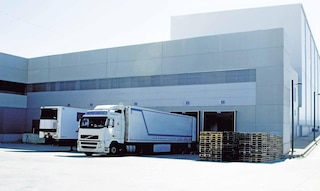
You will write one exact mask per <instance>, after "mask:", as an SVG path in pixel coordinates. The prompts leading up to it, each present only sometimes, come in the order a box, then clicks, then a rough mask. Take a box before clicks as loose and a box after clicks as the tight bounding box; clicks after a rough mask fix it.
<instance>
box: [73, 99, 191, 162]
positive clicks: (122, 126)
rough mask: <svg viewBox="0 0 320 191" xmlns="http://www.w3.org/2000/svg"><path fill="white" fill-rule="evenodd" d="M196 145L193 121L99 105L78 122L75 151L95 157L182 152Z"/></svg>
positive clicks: (163, 114)
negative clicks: (95, 154) (125, 153)
mask: <svg viewBox="0 0 320 191" xmlns="http://www.w3.org/2000/svg"><path fill="white" fill-rule="evenodd" d="M195 142H196V118H194V117H191V116H186V115H179V114H173V113H168V112H162V111H156V110H151V109H146V108H140V107H134V106H123V105H101V106H97V107H95V109H94V110H89V111H87V113H86V114H85V115H83V117H82V119H81V121H80V123H79V134H78V145H77V150H78V151H79V152H84V153H85V154H86V155H88V156H90V155H92V154H94V153H98V154H113V155H114V154H122V153H124V152H131V153H139V154H143V153H154V152H183V151H185V150H187V149H188V148H189V149H190V148H191V147H192V145H193V144H195Z"/></svg>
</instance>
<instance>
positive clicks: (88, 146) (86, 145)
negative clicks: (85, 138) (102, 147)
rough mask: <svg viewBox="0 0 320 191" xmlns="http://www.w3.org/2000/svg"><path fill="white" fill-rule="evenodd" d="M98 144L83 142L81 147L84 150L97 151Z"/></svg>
mask: <svg viewBox="0 0 320 191" xmlns="http://www.w3.org/2000/svg"><path fill="white" fill-rule="evenodd" d="M97 144H98V143H93V142H81V147H82V148H84V149H96V148H97Z"/></svg>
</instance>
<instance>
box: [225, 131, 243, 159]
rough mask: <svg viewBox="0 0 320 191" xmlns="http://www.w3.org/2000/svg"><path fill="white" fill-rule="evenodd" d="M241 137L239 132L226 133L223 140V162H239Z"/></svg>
mask: <svg viewBox="0 0 320 191" xmlns="http://www.w3.org/2000/svg"><path fill="white" fill-rule="evenodd" d="M238 145H239V137H238V133H237V132H232V131H230V132H229V131H225V132H223V138H222V160H223V161H238V160H239V146H238Z"/></svg>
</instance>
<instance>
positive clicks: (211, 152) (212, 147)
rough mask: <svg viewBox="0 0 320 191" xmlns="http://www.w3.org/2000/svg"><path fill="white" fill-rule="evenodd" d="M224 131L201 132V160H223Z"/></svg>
mask: <svg viewBox="0 0 320 191" xmlns="http://www.w3.org/2000/svg"><path fill="white" fill-rule="evenodd" d="M222 135H223V133H222V132H215V133H213V132H208V131H202V132H201V133H200V154H199V156H200V160H210V161H222Z"/></svg>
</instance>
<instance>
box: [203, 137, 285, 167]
mask: <svg viewBox="0 0 320 191" xmlns="http://www.w3.org/2000/svg"><path fill="white" fill-rule="evenodd" d="M199 156H200V160H210V161H242V162H269V161H273V160H278V159H280V158H281V157H282V138H281V137H279V136H275V135H270V134H267V133H239V132H209V131H203V132H201V133H200V154H199Z"/></svg>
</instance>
